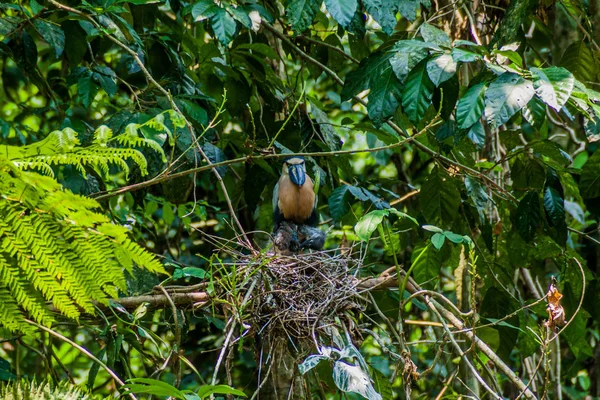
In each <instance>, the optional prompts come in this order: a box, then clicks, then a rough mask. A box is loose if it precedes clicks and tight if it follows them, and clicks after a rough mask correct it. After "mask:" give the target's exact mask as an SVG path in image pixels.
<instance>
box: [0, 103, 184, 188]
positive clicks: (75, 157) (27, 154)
mask: <svg viewBox="0 0 600 400" xmlns="http://www.w3.org/2000/svg"><path fill="white" fill-rule="evenodd" d="M145 125H147V126H150V127H152V128H153V129H156V130H158V131H161V132H166V133H167V135H168V136H169V137H172V134H171V131H170V130H169V129H168V128H167V127H166V126H165V124H164V123H163V114H159V115H158V116H156V117H155V118H153V119H151V120H150V121H147V122H146V123H144V124H141V125H138V124H129V125H128V126H127V128H126V129H125V132H124V133H122V134H121V135H118V136H114V137H113V132H112V130H111V129H110V128H109V127H107V126H106V125H102V126H100V127H99V128H98V129H96V131H95V132H94V139H93V142H92V144H91V145H90V146H85V147H83V146H81V143H80V141H79V138H78V134H77V132H75V131H74V130H73V129H71V128H65V129H63V130H62V131H54V132H51V133H50V134H49V135H48V137H46V138H45V139H44V140H42V141H39V142H36V143H33V144H30V145H28V146H6V145H0V153H1V154H3V155H4V156H5V157H6V158H7V159H9V160H10V161H13V162H14V165H16V166H17V167H18V168H20V169H23V170H36V171H38V172H40V173H42V174H44V175H48V176H52V177H53V176H54V171H53V169H52V167H53V166H61V165H73V166H75V167H76V168H77V170H79V171H80V172H81V173H82V174H83V176H84V177H85V176H86V171H85V167H86V166H88V167H92V168H95V169H96V170H97V172H99V173H100V174H101V175H103V176H104V177H108V174H109V167H110V166H111V165H115V166H117V167H118V168H119V169H121V170H123V171H124V172H125V175H126V176H127V175H128V174H129V165H128V164H127V161H132V162H134V163H135V164H137V166H138V167H139V168H140V171H141V174H142V176H144V175H147V174H148V164H147V162H146V158H145V157H144V155H143V154H142V153H141V152H140V151H139V150H138V148H148V149H152V150H154V151H156V152H158V153H159V154H160V155H161V157H162V160H163V162H166V157H165V153H164V151H163V149H162V147H161V146H160V145H159V144H158V143H157V142H155V141H154V140H150V139H146V138H143V137H140V136H139V134H138V131H139V128H141V127H142V126H145Z"/></svg>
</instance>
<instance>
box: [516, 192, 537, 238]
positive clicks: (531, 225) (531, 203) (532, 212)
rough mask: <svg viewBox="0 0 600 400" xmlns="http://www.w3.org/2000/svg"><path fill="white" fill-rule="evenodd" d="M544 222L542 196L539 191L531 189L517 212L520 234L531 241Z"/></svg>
mask: <svg viewBox="0 0 600 400" xmlns="http://www.w3.org/2000/svg"><path fill="white" fill-rule="evenodd" d="M541 224H542V214H541V212H540V196H539V194H538V192H537V191H533V190H532V191H529V192H528V193H527V194H526V195H525V196H524V197H523V198H522V199H521V201H520V202H519V206H518V207H517V211H516V213H515V225H516V227H517V231H518V232H519V235H521V237H522V238H523V239H524V240H525V241H526V242H530V241H531V240H532V239H533V237H534V236H535V233H536V231H537V229H538V228H539V227H540V226H541Z"/></svg>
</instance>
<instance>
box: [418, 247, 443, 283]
mask: <svg viewBox="0 0 600 400" xmlns="http://www.w3.org/2000/svg"><path fill="white" fill-rule="evenodd" d="M411 263H412V264H413V266H414V267H413V268H414V269H413V277H414V278H415V281H416V282H417V283H419V284H421V283H424V282H427V281H430V280H431V279H433V278H435V277H437V276H438V275H439V273H440V268H441V267H442V263H441V253H440V252H439V251H438V250H436V249H435V248H434V247H433V246H432V245H430V244H425V243H420V244H418V245H416V246H415V248H414V249H413V252H412V255H411ZM430 286H431V285H430Z"/></svg>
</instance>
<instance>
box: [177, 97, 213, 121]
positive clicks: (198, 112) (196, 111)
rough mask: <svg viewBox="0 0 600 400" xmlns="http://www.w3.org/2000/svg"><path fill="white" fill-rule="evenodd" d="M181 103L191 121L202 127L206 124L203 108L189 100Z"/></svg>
mask: <svg viewBox="0 0 600 400" xmlns="http://www.w3.org/2000/svg"><path fill="white" fill-rule="evenodd" d="M182 102H183V106H184V108H185V112H186V113H187V114H188V115H189V116H190V118H191V119H193V120H194V121H196V122H197V123H199V124H200V125H202V126H206V125H207V124H208V114H207V112H206V110H205V109H204V108H202V107H201V106H199V105H198V103H196V102H194V101H191V100H182Z"/></svg>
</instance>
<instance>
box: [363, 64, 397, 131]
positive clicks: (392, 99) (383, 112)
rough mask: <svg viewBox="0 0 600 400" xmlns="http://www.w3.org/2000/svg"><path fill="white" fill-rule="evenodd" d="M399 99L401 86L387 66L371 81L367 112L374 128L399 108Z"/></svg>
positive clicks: (390, 68)
mask: <svg viewBox="0 0 600 400" xmlns="http://www.w3.org/2000/svg"><path fill="white" fill-rule="evenodd" d="M401 99H402V84H401V83H400V81H399V80H398V78H396V75H395V74H394V71H393V70H392V67H391V66H389V65H388V68H387V69H385V70H384V71H383V72H381V73H380V74H379V75H378V76H376V77H375V78H374V79H371V92H370V93H369V103H368V104H367V111H368V113H369V118H371V120H372V121H373V123H374V124H375V126H379V125H381V124H382V123H383V122H384V121H385V120H386V119H387V118H389V117H391V116H392V115H393V114H394V112H395V111H396V109H398V107H399V106H400V101H401Z"/></svg>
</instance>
